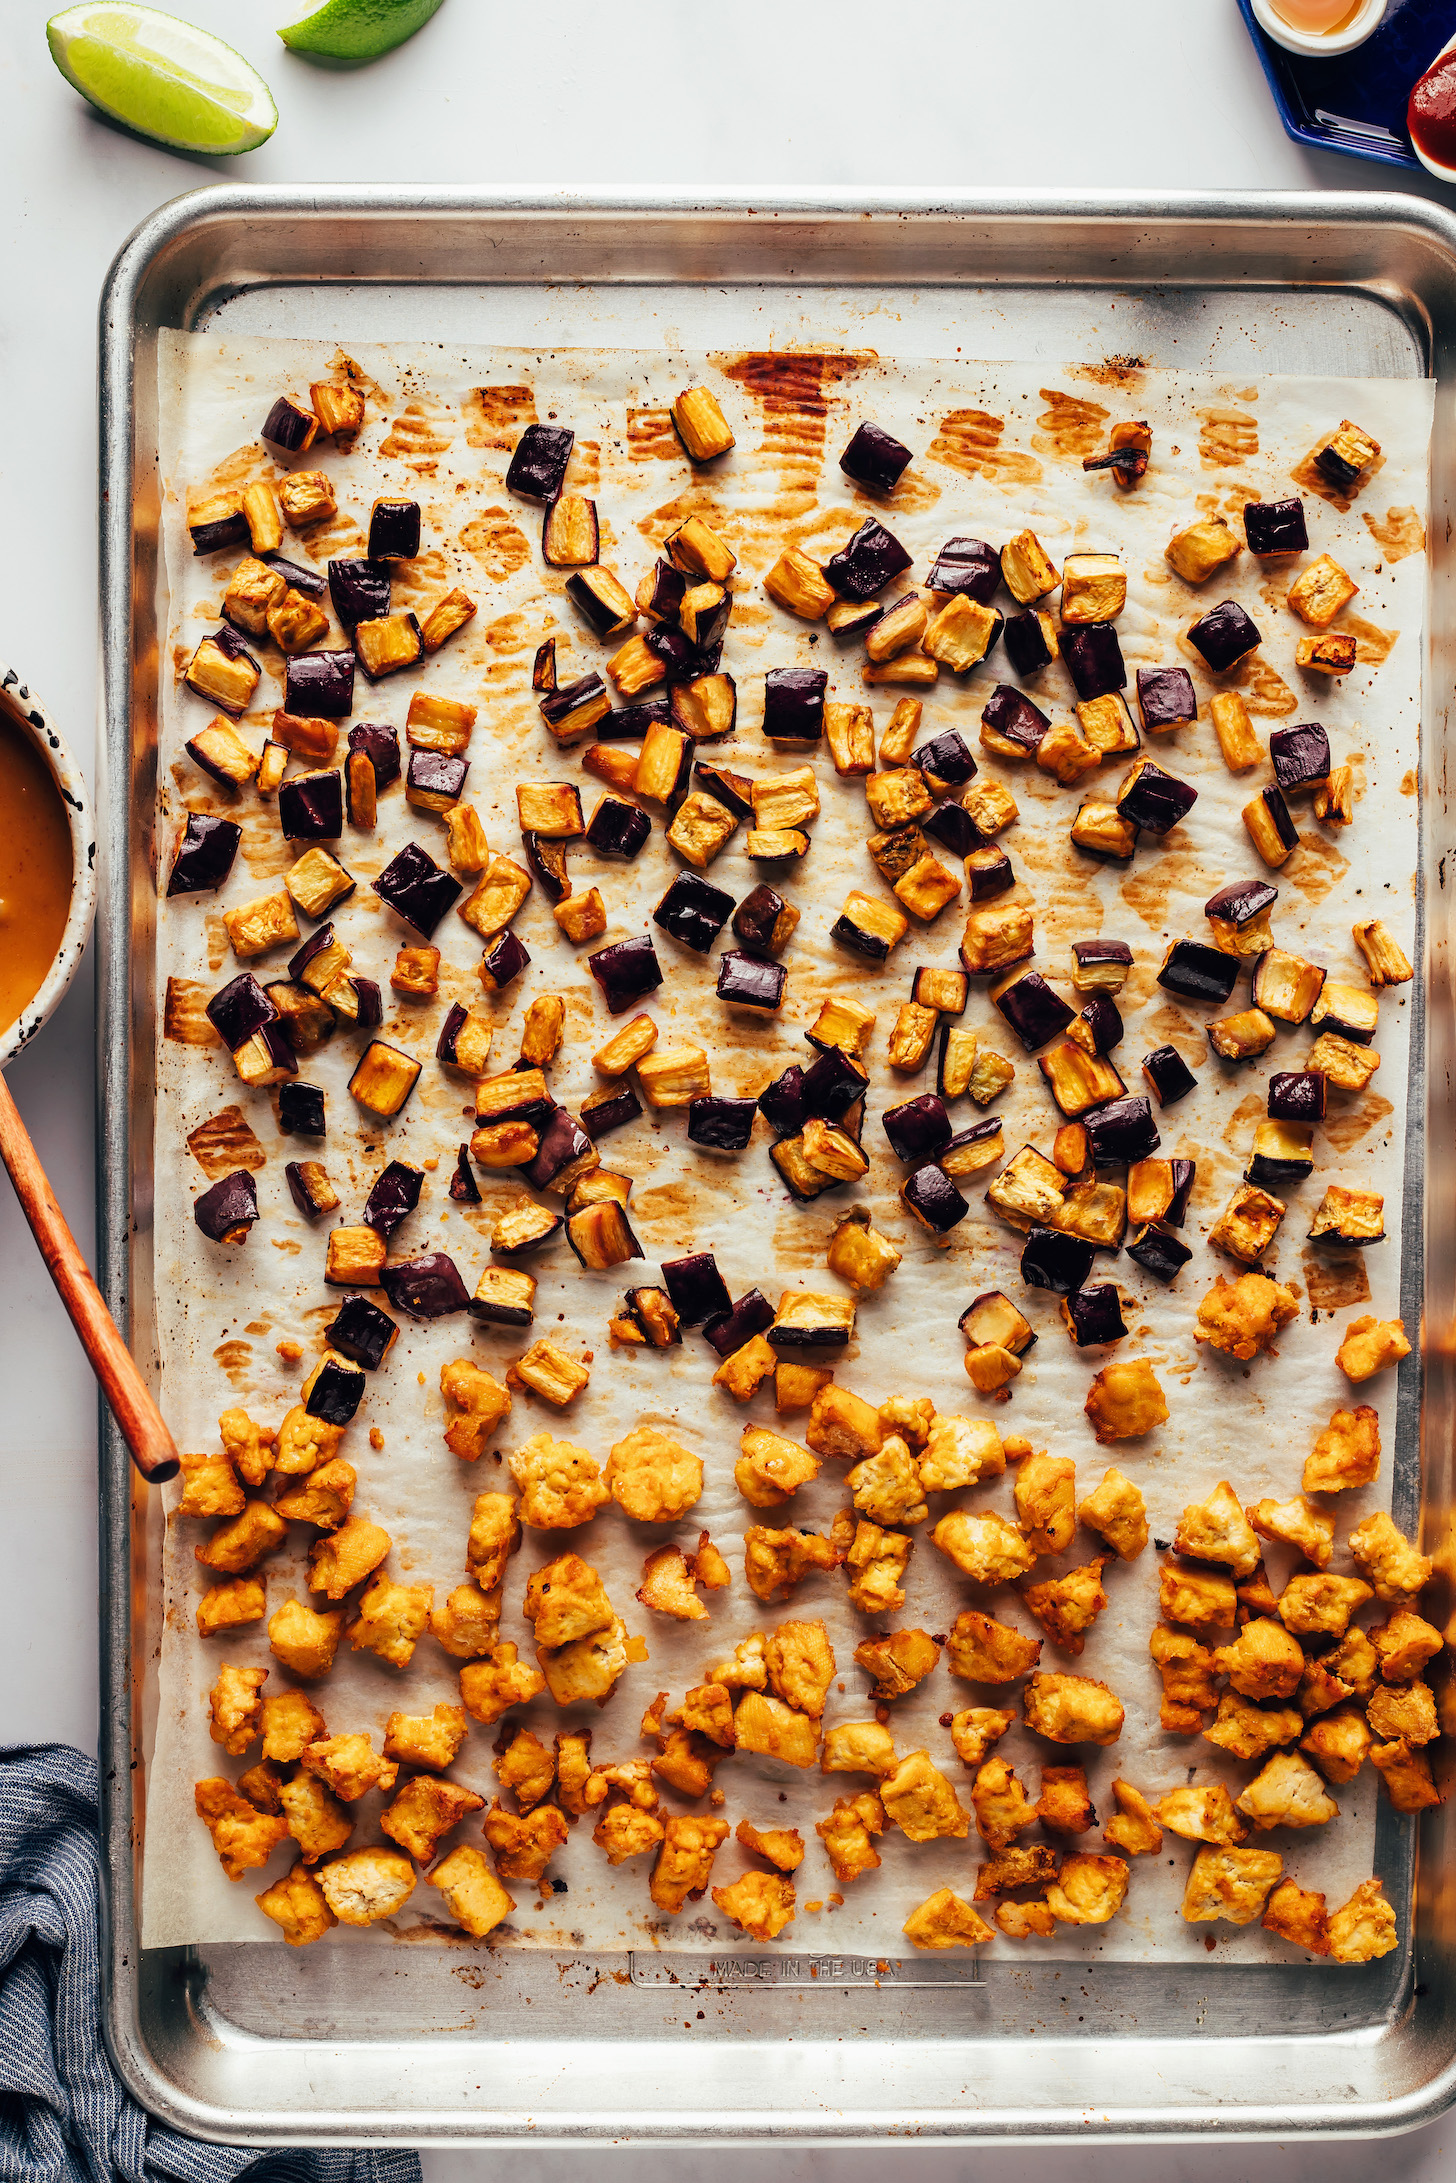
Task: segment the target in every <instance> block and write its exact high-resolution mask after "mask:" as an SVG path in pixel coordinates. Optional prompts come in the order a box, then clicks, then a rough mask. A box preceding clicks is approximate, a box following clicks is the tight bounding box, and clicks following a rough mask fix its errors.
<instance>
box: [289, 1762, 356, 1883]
mask: <svg viewBox="0 0 1456 2183" xmlns="http://www.w3.org/2000/svg"><path fill="white" fill-rule="evenodd" d="M278 1801H279V1803H280V1805H281V1807H282V1811H283V1818H284V1822H285V1824H286V1825H287V1828H288V1832H289V1833H290V1834H291V1835H292V1837H293V1839H294V1841H295V1842H296V1843H297V1844H298V1854H299V1857H300V1858H301V1859H302V1861H303V1863H304V1864H306V1865H314V1864H317V1863H318V1860H319V1859H320V1857H328V1856H331V1855H332V1853H333V1852H334V1851H335V1850H339V1849H342V1848H343V1846H344V1844H345V1843H346V1842H347V1841H348V1839H349V1837H350V1835H351V1834H352V1833H353V1832H354V1822H353V1820H352V1819H351V1818H350V1817H349V1813H348V1810H347V1807H346V1806H344V1805H343V1804H341V1803H340V1802H339V1799H338V1798H337V1797H336V1796H335V1795H334V1794H333V1792H332V1791H331V1790H330V1789H328V1788H327V1787H326V1786H325V1785H324V1783H323V1782H322V1781H320V1780H318V1779H317V1777H316V1776H314V1775H313V1774H295V1775H294V1777H293V1779H292V1781H285V1782H284V1784H283V1786H282V1788H281V1789H280V1790H279V1792H278Z"/></svg>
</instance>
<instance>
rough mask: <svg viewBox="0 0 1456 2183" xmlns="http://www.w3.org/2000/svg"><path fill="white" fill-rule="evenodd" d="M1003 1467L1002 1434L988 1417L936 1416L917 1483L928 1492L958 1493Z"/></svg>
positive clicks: (998, 1471)
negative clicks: (962, 1488)
mask: <svg viewBox="0 0 1456 2183" xmlns="http://www.w3.org/2000/svg"><path fill="white" fill-rule="evenodd" d="M1005 1469H1006V1450H1005V1448H1004V1447H1003V1445H1002V1442H1001V1435H1000V1434H999V1433H998V1432H997V1430H996V1428H995V1426H994V1425H993V1424H992V1423H991V1422H990V1420H989V1419H982V1418H969V1417H937V1418H936V1419H935V1420H934V1422H933V1423H932V1425H931V1428H930V1431H929V1433H928V1434H927V1436H926V1441H925V1453H924V1454H923V1455H922V1456H921V1458H920V1483H921V1485H922V1487H923V1488H924V1490H925V1491H926V1492H927V1493H958V1492H959V1491H960V1489H961V1487H962V1486H973V1485H975V1484H977V1482H978V1481H979V1480H981V1479H983V1478H999V1477H1000V1476H1001V1475H1002V1473H1003V1472H1004V1471H1005Z"/></svg>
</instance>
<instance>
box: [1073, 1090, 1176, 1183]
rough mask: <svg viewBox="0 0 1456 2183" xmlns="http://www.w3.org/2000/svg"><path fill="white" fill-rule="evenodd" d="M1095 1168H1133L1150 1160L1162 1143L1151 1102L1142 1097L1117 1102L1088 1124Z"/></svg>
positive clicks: (1098, 1110)
mask: <svg viewBox="0 0 1456 2183" xmlns="http://www.w3.org/2000/svg"><path fill="white" fill-rule="evenodd" d="M1086 1128H1087V1144H1088V1147H1089V1149H1090V1151H1091V1154H1092V1164H1093V1166H1094V1167H1131V1166H1133V1164H1134V1163H1135V1162H1136V1161H1138V1160H1150V1159H1151V1158H1152V1156H1153V1154H1154V1153H1155V1152H1156V1151H1157V1149H1158V1147H1159V1145H1160V1144H1161V1143H1162V1139H1161V1137H1159V1135H1158V1125H1157V1123H1156V1122H1155V1121H1154V1120H1153V1109H1152V1105H1151V1102H1150V1101H1148V1100H1147V1099H1144V1098H1142V1097H1141V1096H1137V1097H1129V1098H1126V1099H1115V1100H1113V1102H1112V1103H1111V1105H1110V1106H1106V1107H1099V1108H1098V1109H1097V1111H1096V1113H1095V1114H1089V1115H1088V1117H1087V1122H1086Z"/></svg>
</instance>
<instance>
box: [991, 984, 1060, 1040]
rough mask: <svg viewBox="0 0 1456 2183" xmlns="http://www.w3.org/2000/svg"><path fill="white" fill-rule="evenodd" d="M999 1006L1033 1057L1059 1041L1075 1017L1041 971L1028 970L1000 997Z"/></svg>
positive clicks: (998, 999) (997, 1002)
mask: <svg viewBox="0 0 1456 2183" xmlns="http://www.w3.org/2000/svg"><path fill="white" fill-rule="evenodd" d="M996 1006H997V1008H998V1009H999V1010H1000V1012H1001V1014H1002V1015H1003V1016H1004V1017H1005V1018H1006V1021H1007V1022H1008V1023H1009V1024H1010V1026H1011V1028H1012V1030H1013V1031H1014V1032H1015V1033H1016V1036H1017V1037H1018V1038H1019V1039H1020V1041H1021V1043H1022V1045H1023V1046H1024V1047H1025V1048H1026V1051H1027V1052H1028V1053H1029V1054H1034V1053H1035V1052H1036V1050H1037V1048H1038V1046H1045V1045H1046V1044H1047V1043H1048V1041H1049V1040H1051V1039H1054V1038H1059V1037H1060V1036H1061V1034H1062V1032H1063V1031H1065V1030H1066V1028H1067V1025H1068V1024H1069V1023H1070V1022H1071V1021H1072V1018H1073V1015H1074V1014H1075V1010H1074V1009H1071V1008H1069V1007H1068V1006H1067V1004H1066V1002H1065V1001H1064V1000H1063V999H1062V997H1061V995H1060V993H1056V992H1053V990H1052V988H1051V987H1050V986H1049V985H1048V984H1047V982H1046V979H1045V978H1044V977H1043V976H1042V974H1041V972H1040V971H1039V970H1028V971H1027V972H1026V974H1025V976H1024V977H1020V978H1018V979H1017V980H1016V982H1015V984H1014V985H1008V986H1007V988H1006V990H1005V992H1004V993H1001V994H999V995H998V996H997V1000H996Z"/></svg>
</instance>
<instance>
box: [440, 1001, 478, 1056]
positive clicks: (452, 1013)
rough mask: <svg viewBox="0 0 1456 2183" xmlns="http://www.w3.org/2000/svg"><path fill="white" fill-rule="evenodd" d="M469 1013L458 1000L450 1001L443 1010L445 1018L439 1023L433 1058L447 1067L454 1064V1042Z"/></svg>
mask: <svg viewBox="0 0 1456 2183" xmlns="http://www.w3.org/2000/svg"><path fill="white" fill-rule="evenodd" d="M469 1014H470V1010H469V1009H468V1008H466V1007H465V1006H464V1004H463V1003H462V1002H460V1001H452V1002H451V1003H450V1006H449V1008H448V1009H447V1010H446V1012H445V1020H444V1022H443V1023H442V1024H441V1025H440V1036H439V1037H438V1038H437V1039H436V1041H435V1059H436V1060H437V1061H443V1062H444V1063H445V1064H446V1065H447V1067H450V1068H453V1067H454V1065H455V1049H456V1042H457V1040H458V1039H459V1037H460V1030H461V1026H462V1025H463V1024H464V1023H465V1021H466V1020H467V1018H468V1017H469Z"/></svg>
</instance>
